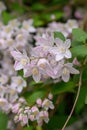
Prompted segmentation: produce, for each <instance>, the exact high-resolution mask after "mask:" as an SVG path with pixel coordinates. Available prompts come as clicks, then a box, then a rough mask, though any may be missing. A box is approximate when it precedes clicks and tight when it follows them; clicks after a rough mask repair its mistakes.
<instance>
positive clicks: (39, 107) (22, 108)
mask: <svg viewBox="0 0 87 130" xmlns="http://www.w3.org/2000/svg"><path fill="white" fill-rule="evenodd" d="M50 97H52V94H49V95H48V98H45V99H44V100H43V101H42V100H41V99H37V101H36V104H35V105H33V106H31V107H29V105H28V104H27V102H26V101H25V99H24V98H20V99H19V100H18V102H17V103H15V104H13V106H12V112H13V113H15V114H16V115H15V117H14V121H15V122H16V123H17V122H20V123H21V125H22V126H24V125H29V122H32V121H36V122H37V124H38V125H40V126H41V125H42V124H43V121H44V122H45V123H48V121H49V112H48V110H49V109H54V105H53V103H52V101H51V100H52V98H50Z"/></svg>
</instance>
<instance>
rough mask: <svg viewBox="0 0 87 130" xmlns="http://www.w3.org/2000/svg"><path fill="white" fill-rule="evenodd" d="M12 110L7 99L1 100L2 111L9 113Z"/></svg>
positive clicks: (0, 108)
mask: <svg viewBox="0 0 87 130" xmlns="http://www.w3.org/2000/svg"><path fill="white" fill-rule="evenodd" d="M10 109H11V104H9V102H8V101H7V100H6V99H5V98H0V110H2V111H4V112H6V113H9V111H10Z"/></svg>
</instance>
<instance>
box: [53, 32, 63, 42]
mask: <svg viewBox="0 0 87 130" xmlns="http://www.w3.org/2000/svg"><path fill="white" fill-rule="evenodd" d="M54 37H55V38H60V39H61V40H63V41H65V37H64V35H63V34H62V33H61V32H54Z"/></svg>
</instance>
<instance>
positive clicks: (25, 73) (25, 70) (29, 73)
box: [24, 67, 32, 77]
mask: <svg viewBox="0 0 87 130" xmlns="http://www.w3.org/2000/svg"><path fill="white" fill-rule="evenodd" d="M31 75H32V72H31V68H30V67H29V68H27V67H26V68H24V77H29V76H31Z"/></svg>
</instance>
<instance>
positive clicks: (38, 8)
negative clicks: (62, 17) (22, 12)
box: [32, 3, 46, 11]
mask: <svg viewBox="0 0 87 130" xmlns="http://www.w3.org/2000/svg"><path fill="white" fill-rule="evenodd" d="M32 9H33V10H35V11H42V10H44V9H46V7H45V5H42V4H41V3H34V4H33V5H32Z"/></svg>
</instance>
